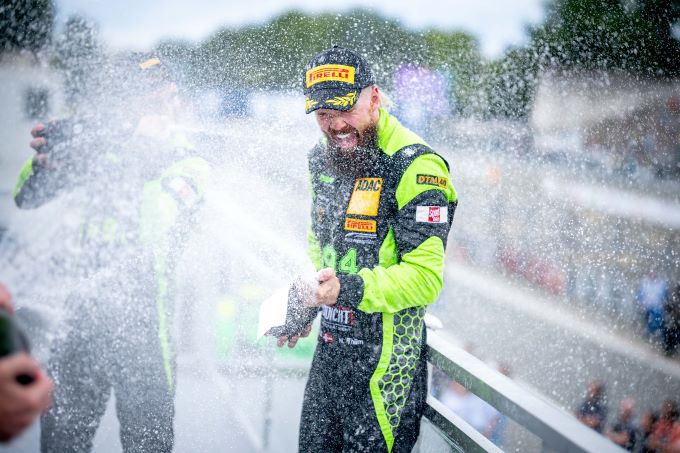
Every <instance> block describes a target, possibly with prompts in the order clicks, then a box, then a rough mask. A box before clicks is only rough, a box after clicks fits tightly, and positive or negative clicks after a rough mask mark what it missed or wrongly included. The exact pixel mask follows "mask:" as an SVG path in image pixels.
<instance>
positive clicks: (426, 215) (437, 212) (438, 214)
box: [416, 206, 449, 223]
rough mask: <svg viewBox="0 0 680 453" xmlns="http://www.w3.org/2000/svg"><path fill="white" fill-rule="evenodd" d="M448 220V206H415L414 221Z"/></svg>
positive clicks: (436, 221)
mask: <svg viewBox="0 0 680 453" xmlns="http://www.w3.org/2000/svg"><path fill="white" fill-rule="evenodd" d="M448 220H449V208H448V206H416V222H422V223H446V222H447V221H448Z"/></svg>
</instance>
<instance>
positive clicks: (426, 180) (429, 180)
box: [416, 175, 449, 189]
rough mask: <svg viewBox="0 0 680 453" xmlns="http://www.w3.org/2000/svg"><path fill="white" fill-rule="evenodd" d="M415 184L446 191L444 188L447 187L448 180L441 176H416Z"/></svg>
mask: <svg viewBox="0 0 680 453" xmlns="http://www.w3.org/2000/svg"><path fill="white" fill-rule="evenodd" d="M416 182H417V183H418V184H426V185H428V186H436V187H441V188H442V189H446V186H448V185H449V180H448V179H447V178H445V177H443V176H432V175H417V176H416Z"/></svg>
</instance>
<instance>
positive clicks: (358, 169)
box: [326, 126, 378, 176]
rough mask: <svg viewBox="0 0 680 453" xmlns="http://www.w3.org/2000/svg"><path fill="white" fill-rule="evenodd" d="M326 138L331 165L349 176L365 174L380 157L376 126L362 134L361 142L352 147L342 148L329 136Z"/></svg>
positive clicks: (327, 153)
mask: <svg viewBox="0 0 680 453" xmlns="http://www.w3.org/2000/svg"><path fill="white" fill-rule="evenodd" d="M326 138H327V140H328V145H327V146H326V158H327V160H328V163H329V165H330V166H331V167H332V168H334V169H335V170H337V172H338V173H339V174H342V175H348V176H356V175H360V174H363V173H364V172H366V171H367V170H368V169H369V168H371V167H372V166H373V164H374V163H375V161H376V159H377V157H378V156H377V153H376V149H377V147H376V142H377V133H376V128H375V126H372V127H369V128H368V129H366V130H365V131H364V132H363V133H362V134H361V140H360V142H359V144H358V145H357V146H355V147H354V148H351V149H342V148H340V147H338V146H336V145H335V144H334V143H333V140H332V139H331V138H330V137H328V136H327V137H326Z"/></svg>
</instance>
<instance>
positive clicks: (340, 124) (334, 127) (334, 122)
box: [329, 116, 346, 131]
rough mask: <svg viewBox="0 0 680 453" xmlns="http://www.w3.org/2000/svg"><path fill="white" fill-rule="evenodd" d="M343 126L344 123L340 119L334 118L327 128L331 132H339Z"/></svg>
mask: <svg viewBox="0 0 680 453" xmlns="http://www.w3.org/2000/svg"><path fill="white" fill-rule="evenodd" d="M345 126H346V123H345V121H344V120H343V119H342V118H341V117H339V116H335V117H333V118H331V123H330V125H329V127H330V128H331V129H332V130H334V131H340V130H343V129H344V128H345Z"/></svg>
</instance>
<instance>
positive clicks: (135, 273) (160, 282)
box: [14, 134, 209, 452]
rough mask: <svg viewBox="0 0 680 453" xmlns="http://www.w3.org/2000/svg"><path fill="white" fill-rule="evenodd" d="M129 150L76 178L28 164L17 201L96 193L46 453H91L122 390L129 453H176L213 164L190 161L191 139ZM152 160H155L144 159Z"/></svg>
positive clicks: (64, 334) (91, 197)
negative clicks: (181, 374)
mask: <svg viewBox="0 0 680 453" xmlns="http://www.w3.org/2000/svg"><path fill="white" fill-rule="evenodd" d="M135 145H139V146H138V147H135ZM150 146H153V147H157V148H156V149H155V151H154V152H153V154H152V153H149V149H145V148H146V147H150ZM123 147H124V148H126V149H125V150H123V149H121V150H119V152H118V153H115V154H114V153H102V154H100V155H97V156H96V157H97V158H98V159H99V160H98V161H96V163H97V165H93V166H88V165H78V164H77V163H75V164H73V165H71V166H66V167H64V168H71V169H72V168H79V169H82V170H83V171H86V172H87V174H82V175H71V176H73V177H72V178H70V177H69V175H64V174H63V173H60V172H55V171H53V170H51V169H48V168H45V167H42V166H37V165H35V164H34V163H33V161H28V162H27V163H26V165H25V166H24V168H23V170H22V172H21V174H20V176H19V181H18V183H17V187H16V190H15V192H14V198H15V202H16V204H17V205H18V206H19V207H22V208H35V207H38V206H40V205H42V204H43V203H45V202H47V201H49V200H50V199H52V198H54V196H56V195H58V193H59V192H61V191H64V190H70V189H74V188H75V187H69V185H70V184H71V185H74V184H75V185H76V186H80V188H81V189H82V190H84V191H85V192H86V196H85V202H84V203H83V206H81V211H82V217H83V223H82V228H81V232H80V233H79V236H80V238H81V239H80V240H79V243H80V248H79V251H78V254H77V257H76V259H75V262H73V263H67V264H68V265H69V266H70V267H72V268H74V269H71V271H72V272H73V273H77V274H78V275H79V277H78V281H79V283H78V284H77V288H76V289H75V290H74V292H73V293H72V294H71V295H70V296H69V300H67V301H66V310H65V311H66V313H65V321H64V323H63V325H60V328H59V332H57V335H56V338H55V341H54V343H53V345H52V352H51V356H50V361H49V364H48V372H49V374H50V375H51V376H52V378H53V379H54V381H55V383H56V387H55V394H54V405H53V407H52V408H51V409H50V410H49V411H48V412H47V413H46V414H45V415H44V416H43V418H42V424H41V431H42V432H41V450H42V451H43V452H65V451H69V452H87V451H90V450H91V448H92V441H93V438H94V435H95V432H96V429H97V426H98V424H99V421H100V419H101V417H102V415H103V414H104V411H105V409H106V403H107V400H108V398H109V397H110V394H111V390H112V389H113V391H114V392H115V395H116V412H117V414H118V419H119V422H120V438H121V444H122V446H123V449H124V451H125V452H169V451H171V450H172V446H173V418H174V387H175V377H174V368H175V367H174V355H173V345H172V341H171V336H170V327H171V319H172V311H173V297H174V294H173V293H174V291H173V287H174V277H173V274H174V262H175V260H176V259H177V257H178V254H179V252H180V248H181V244H182V242H183V238H184V237H185V235H186V234H187V233H188V230H189V229H190V223H191V221H192V219H193V216H194V213H195V212H196V210H197V208H198V207H199V206H200V204H201V200H202V197H203V190H204V188H203V186H204V184H205V181H206V178H207V175H208V172H209V164H208V163H207V162H206V161H205V160H204V159H202V158H200V157H185V156H186V155H187V152H190V151H191V148H190V145H189V144H188V142H187V141H186V139H185V138H184V137H183V136H181V135H180V134H177V135H176V136H175V137H174V138H173V139H171V140H170V141H163V142H152V143H149V142H143V143H141V144H135V143H134V141H132V142H130V143H126V144H124V145H123V146H122V147H121V148H123ZM128 148H131V149H128ZM161 149H162V150H163V151H160V152H159V150H161ZM145 153H148V155H149V156H155V157H153V158H151V159H146V160H144V159H143V158H141V159H140V156H144V154H145ZM135 156H137V157H135ZM91 157H92V156H80V158H81V159H87V158H91ZM74 159H78V156H76V157H74ZM135 159H137V160H135ZM161 162H162V163H161ZM64 181H66V183H65V182H64Z"/></svg>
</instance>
